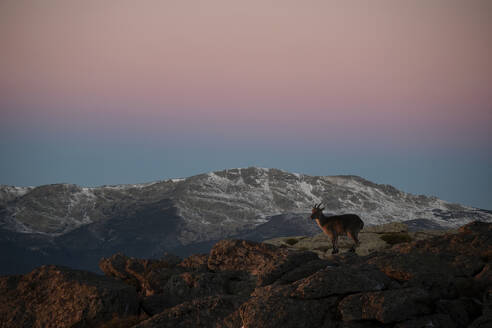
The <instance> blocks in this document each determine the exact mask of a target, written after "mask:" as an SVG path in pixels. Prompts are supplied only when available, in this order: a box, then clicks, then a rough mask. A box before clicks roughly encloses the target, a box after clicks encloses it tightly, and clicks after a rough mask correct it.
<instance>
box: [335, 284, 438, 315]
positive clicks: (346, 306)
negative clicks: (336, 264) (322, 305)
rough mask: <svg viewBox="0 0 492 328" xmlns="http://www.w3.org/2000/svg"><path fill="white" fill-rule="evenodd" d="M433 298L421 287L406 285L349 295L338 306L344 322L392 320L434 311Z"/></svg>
mask: <svg viewBox="0 0 492 328" xmlns="http://www.w3.org/2000/svg"><path fill="white" fill-rule="evenodd" d="M430 301H431V299H430V298H429V295H428V293H427V292H426V291H424V290H423V289H420V288H402V289H395V290H385V291H379V292H367V293H359V294H353V295H349V296H347V297H345V298H343V299H342V300H341V301H340V304H339V305H338V309H339V311H340V313H341V315H342V319H343V320H344V321H353V320H377V321H379V322H381V323H392V322H398V321H403V320H406V319H410V318H412V317H415V316H418V315H425V314H429V313H431V309H432V308H431V306H430Z"/></svg>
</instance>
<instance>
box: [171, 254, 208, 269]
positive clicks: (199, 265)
mask: <svg viewBox="0 0 492 328" xmlns="http://www.w3.org/2000/svg"><path fill="white" fill-rule="evenodd" d="M178 266H179V267H182V268H184V269H186V270H193V271H208V254H197V255H191V256H189V257H187V258H185V259H184V260H183V261H181V263H179V264H178Z"/></svg>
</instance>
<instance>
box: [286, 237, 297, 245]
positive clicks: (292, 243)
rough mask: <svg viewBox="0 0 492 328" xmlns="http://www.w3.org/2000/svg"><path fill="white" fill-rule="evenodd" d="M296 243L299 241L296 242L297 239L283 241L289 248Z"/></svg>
mask: <svg viewBox="0 0 492 328" xmlns="http://www.w3.org/2000/svg"><path fill="white" fill-rule="evenodd" d="M298 241H299V240H297V239H295V238H289V239H285V240H284V242H285V243H286V244H289V245H290V246H292V245H295V244H297V242H298Z"/></svg>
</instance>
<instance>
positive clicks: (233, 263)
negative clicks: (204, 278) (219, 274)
mask: <svg viewBox="0 0 492 328" xmlns="http://www.w3.org/2000/svg"><path fill="white" fill-rule="evenodd" d="M316 259H318V256H317V255H316V254H315V253H312V252H299V251H290V250H287V249H284V248H279V247H275V246H272V245H268V244H264V243H257V242H252V241H246V240H222V241H220V242H218V243H217V244H215V246H214V247H213V248H212V250H211V251H210V256H209V258H208V268H209V269H210V270H212V271H224V270H231V271H236V270H244V271H247V272H249V273H250V274H252V275H253V276H256V277H257V284H258V286H264V285H268V284H271V283H273V282H274V281H275V280H276V279H278V278H280V277H281V276H282V275H283V274H284V273H286V272H288V271H290V270H292V269H294V268H296V267H298V266H300V265H301V264H303V263H306V262H309V261H312V260H316Z"/></svg>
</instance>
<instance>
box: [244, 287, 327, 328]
mask: <svg viewBox="0 0 492 328" xmlns="http://www.w3.org/2000/svg"><path fill="white" fill-rule="evenodd" d="M292 291H293V290H292V287H291V286H289V285H280V286H272V285H271V286H266V287H261V288H257V289H256V290H255V292H254V293H253V295H252V297H251V298H250V299H249V300H248V301H247V302H246V303H244V304H243V305H241V307H240V309H239V313H240V316H241V320H242V324H243V327H244V328H263V327H264V328H267V327H268V328H277V327H278V328H280V327H282V328H289V327H292V328H294V327H322V326H323V325H325V324H326V325H330V324H333V320H334V319H333V318H334V316H335V310H336V301H337V298H336V297H331V298H325V299H320V300H303V299H299V298H294V297H291V296H289V295H290V294H291V293H292Z"/></svg>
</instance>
